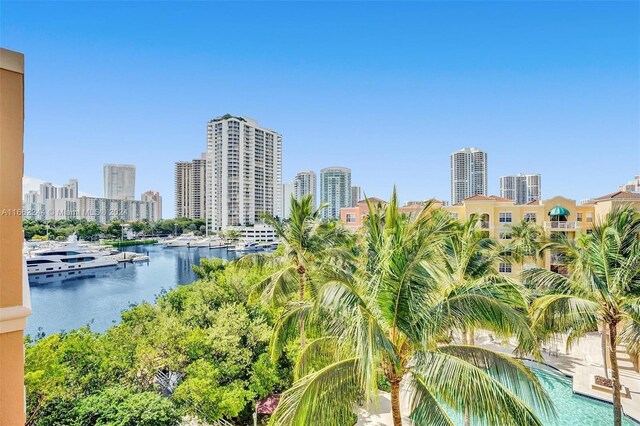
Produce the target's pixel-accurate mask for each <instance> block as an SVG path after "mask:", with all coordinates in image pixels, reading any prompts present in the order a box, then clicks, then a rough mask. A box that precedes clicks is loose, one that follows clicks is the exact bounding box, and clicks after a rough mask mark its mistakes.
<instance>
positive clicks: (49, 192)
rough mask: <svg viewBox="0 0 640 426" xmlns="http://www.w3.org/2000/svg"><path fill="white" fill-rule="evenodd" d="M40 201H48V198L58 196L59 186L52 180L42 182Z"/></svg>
mask: <svg viewBox="0 0 640 426" xmlns="http://www.w3.org/2000/svg"><path fill="white" fill-rule="evenodd" d="M39 193H40V202H41V203H46V202H47V200H50V199H52V198H58V187H57V186H55V185H54V184H52V183H51V182H45V183H41V184H40V191H39Z"/></svg>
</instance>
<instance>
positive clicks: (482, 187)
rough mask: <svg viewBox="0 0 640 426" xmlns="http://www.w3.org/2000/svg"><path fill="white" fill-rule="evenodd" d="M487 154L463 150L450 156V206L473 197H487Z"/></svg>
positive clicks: (468, 149)
mask: <svg viewBox="0 0 640 426" xmlns="http://www.w3.org/2000/svg"><path fill="white" fill-rule="evenodd" d="M487 175H488V172H487V153H486V152H484V151H481V150H479V149H478V148H463V149H461V150H459V151H456V152H454V153H452V154H451V204H457V203H459V202H461V201H462V200H464V199H465V198H469V197H471V196H473V195H487V188H488V181H487Z"/></svg>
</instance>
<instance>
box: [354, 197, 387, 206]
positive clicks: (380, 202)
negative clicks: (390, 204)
mask: <svg viewBox="0 0 640 426" xmlns="http://www.w3.org/2000/svg"><path fill="white" fill-rule="evenodd" d="M367 200H369V202H370V203H371V204H387V202H386V201H385V200H381V199H380V198H376V197H369V198H365V199H364V200H360V201H358V204H360V203H365V204H366V203H367Z"/></svg>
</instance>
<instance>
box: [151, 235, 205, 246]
mask: <svg viewBox="0 0 640 426" xmlns="http://www.w3.org/2000/svg"><path fill="white" fill-rule="evenodd" d="M200 240H202V237H196V236H195V235H193V234H182V235H180V236H178V237H175V238H170V239H168V240H164V241H163V242H161V243H160V245H163V246H165V247H198V246H197V245H196V244H197V243H198V242H199V241H200Z"/></svg>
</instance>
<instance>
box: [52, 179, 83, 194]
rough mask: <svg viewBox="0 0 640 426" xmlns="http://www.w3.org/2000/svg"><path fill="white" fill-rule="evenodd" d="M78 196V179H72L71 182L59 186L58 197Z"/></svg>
mask: <svg viewBox="0 0 640 426" xmlns="http://www.w3.org/2000/svg"><path fill="white" fill-rule="evenodd" d="M77 197H78V179H70V180H69V183H68V184H66V185H62V186H61V187H59V188H58V196H57V197H56V198H77Z"/></svg>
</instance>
